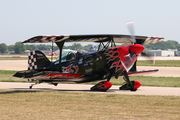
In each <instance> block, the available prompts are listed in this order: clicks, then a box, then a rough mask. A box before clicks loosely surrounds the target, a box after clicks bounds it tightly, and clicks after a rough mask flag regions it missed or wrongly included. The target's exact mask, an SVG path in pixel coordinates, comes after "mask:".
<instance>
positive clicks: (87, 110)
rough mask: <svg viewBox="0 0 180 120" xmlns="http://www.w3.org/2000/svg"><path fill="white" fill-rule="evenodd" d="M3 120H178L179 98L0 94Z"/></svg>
mask: <svg viewBox="0 0 180 120" xmlns="http://www.w3.org/2000/svg"><path fill="white" fill-rule="evenodd" d="M0 96H1V97H0V105H1V107H0V116H1V117H0V118H1V119H3V120H12V119H13V120H22V119H26V120H34V119H36V120H37V119H38V120H41V119H43V120H53V119H56V120H59V119H61V120H64V119H66V120H67V119H68V120H86V119H87V120H101V119H103V120H104V119H107V120H109V119H113V120H117V119H127V120H129V119H131V120H147V119H148V120H160V119H161V120H177V119H179V118H180V97H175V96H145V95H120V94H102V93H85V92H81V93H78V92H62V91H16V90H14V91H13V90H0Z"/></svg>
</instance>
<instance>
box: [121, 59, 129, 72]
mask: <svg viewBox="0 0 180 120" xmlns="http://www.w3.org/2000/svg"><path fill="white" fill-rule="evenodd" d="M121 63H122V65H123V67H124V68H125V70H126V71H128V69H127V68H126V66H125V65H124V63H123V61H121Z"/></svg>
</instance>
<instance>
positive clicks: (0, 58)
mask: <svg viewBox="0 0 180 120" xmlns="http://www.w3.org/2000/svg"><path fill="white" fill-rule="evenodd" d="M0 60H28V58H27V57H21V58H12V57H0Z"/></svg>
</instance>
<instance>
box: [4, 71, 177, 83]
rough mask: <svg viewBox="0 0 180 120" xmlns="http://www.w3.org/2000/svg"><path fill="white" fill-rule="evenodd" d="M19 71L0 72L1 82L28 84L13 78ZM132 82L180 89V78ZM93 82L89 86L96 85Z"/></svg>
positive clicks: (141, 77)
mask: <svg viewBox="0 0 180 120" xmlns="http://www.w3.org/2000/svg"><path fill="white" fill-rule="evenodd" d="M16 72H17V71H6V70H0V76H1V77H0V82H28V81H27V79H22V78H16V77H13V74H14V73H16ZM130 80H131V81H132V80H137V81H140V82H141V83H142V86H161V87H180V77H149V76H147V77H146V76H133V77H130ZM111 82H112V84H113V85H122V84H123V83H124V82H125V81H124V80H123V78H122V77H120V78H119V79H111ZM96 83H97V82H91V83H88V84H96Z"/></svg>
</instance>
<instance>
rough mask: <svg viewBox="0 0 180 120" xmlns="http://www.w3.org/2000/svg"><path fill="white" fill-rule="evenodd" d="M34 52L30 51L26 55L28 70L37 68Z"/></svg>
mask: <svg viewBox="0 0 180 120" xmlns="http://www.w3.org/2000/svg"><path fill="white" fill-rule="evenodd" d="M37 68H38V67H37V60H36V52H35V51H33V52H30V53H29V55H28V70H33V69H37Z"/></svg>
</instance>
